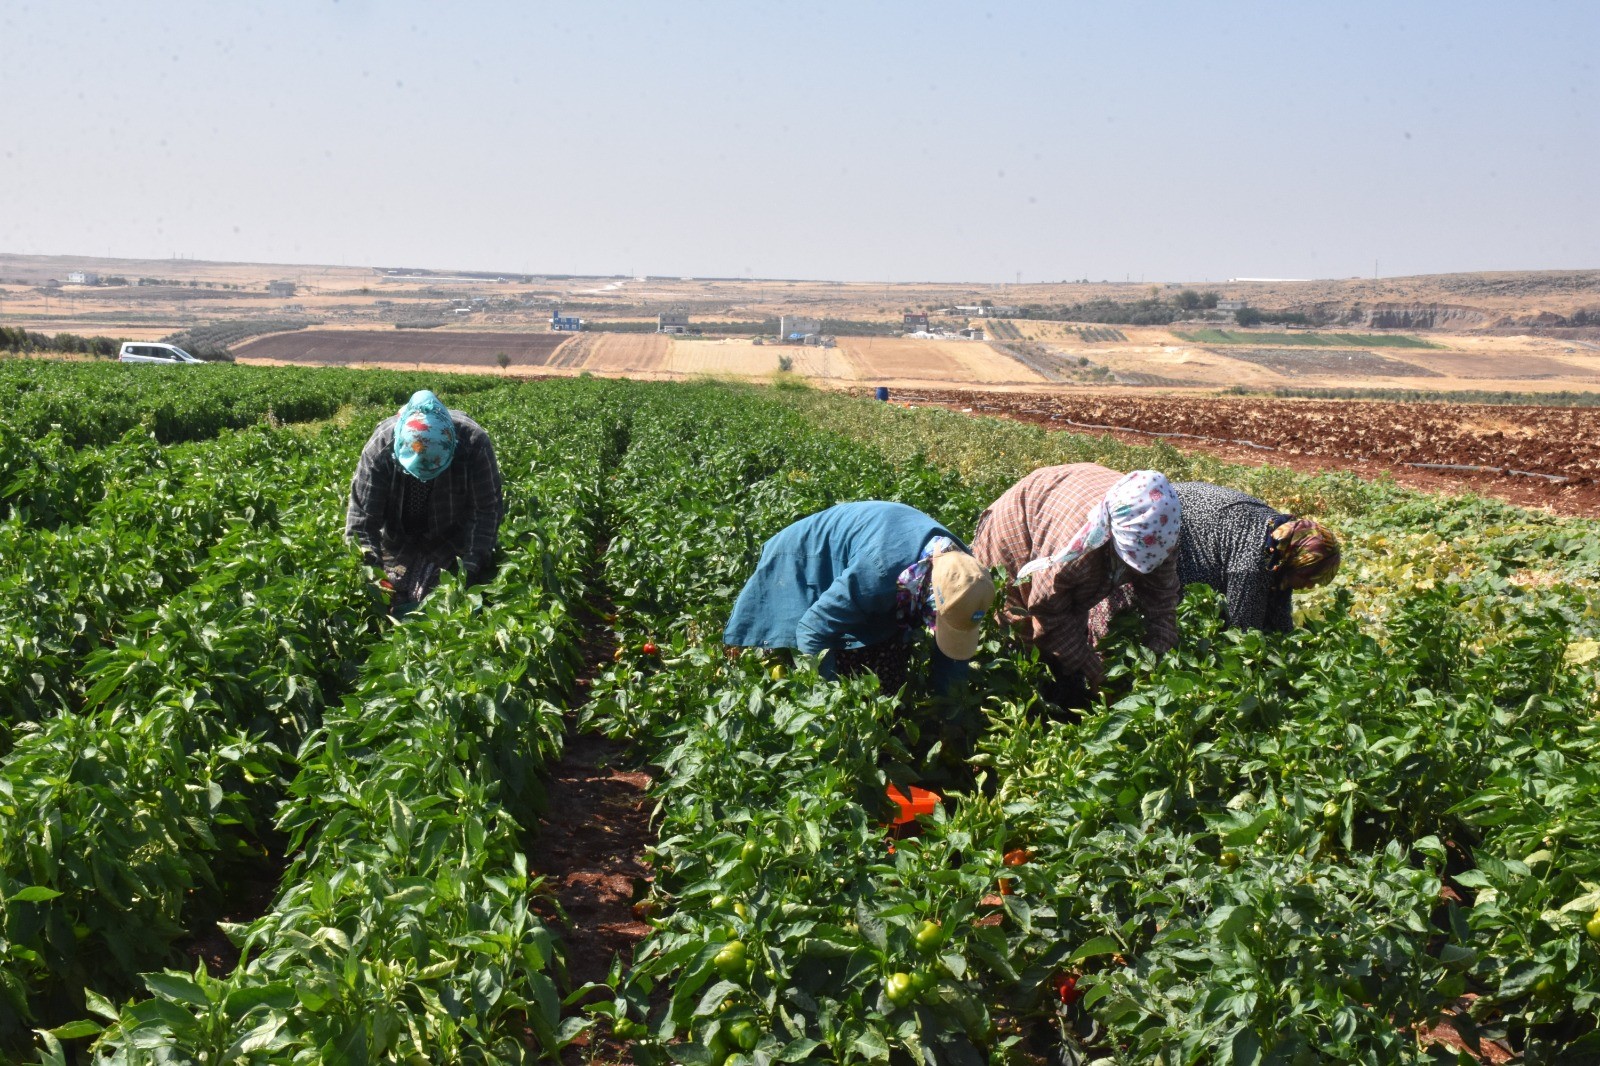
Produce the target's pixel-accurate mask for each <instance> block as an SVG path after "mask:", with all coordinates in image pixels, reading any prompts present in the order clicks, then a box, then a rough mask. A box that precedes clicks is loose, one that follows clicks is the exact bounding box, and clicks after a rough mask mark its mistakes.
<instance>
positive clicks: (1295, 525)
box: [1270, 518, 1339, 588]
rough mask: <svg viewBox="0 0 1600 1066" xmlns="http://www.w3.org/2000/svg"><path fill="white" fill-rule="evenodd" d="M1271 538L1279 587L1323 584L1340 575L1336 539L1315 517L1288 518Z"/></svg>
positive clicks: (1273, 563) (1304, 586) (1273, 564)
mask: <svg viewBox="0 0 1600 1066" xmlns="http://www.w3.org/2000/svg"><path fill="white" fill-rule="evenodd" d="M1270 537H1271V541H1270V544H1271V552H1272V572H1273V573H1274V574H1275V575H1277V578H1278V587H1279V588H1288V587H1289V586H1290V583H1291V582H1292V583H1293V585H1294V587H1295V588H1310V587H1311V586H1313V585H1325V584H1327V583H1328V582H1329V581H1332V580H1333V575H1334V574H1337V573H1338V572H1339V538H1338V537H1336V536H1334V535H1333V530H1331V529H1329V528H1328V527H1327V526H1325V525H1323V524H1322V523H1321V522H1318V521H1317V520H1316V519H1315V518H1291V519H1289V520H1288V521H1287V522H1284V523H1282V524H1280V525H1279V526H1278V527H1277V528H1276V529H1274V530H1273V531H1272V533H1271V534H1270Z"/></svg>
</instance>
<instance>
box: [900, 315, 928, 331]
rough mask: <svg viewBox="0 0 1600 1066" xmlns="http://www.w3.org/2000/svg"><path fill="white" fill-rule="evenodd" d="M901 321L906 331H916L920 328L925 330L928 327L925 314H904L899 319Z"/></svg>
mask: <svg viewBox="0 0 1600 1066" xmlns="http://www.w3.org/2000/svg"><path fill="white" fill-rule="evenodd" d="M901 323H902V325H903V327H904V328H905V331H906V332H907V333H916V332H918V331H920V330H925V329H927V328H928V316H927V315H925V314H924V315H905V316H903V318H902V319H901Z"/></svg>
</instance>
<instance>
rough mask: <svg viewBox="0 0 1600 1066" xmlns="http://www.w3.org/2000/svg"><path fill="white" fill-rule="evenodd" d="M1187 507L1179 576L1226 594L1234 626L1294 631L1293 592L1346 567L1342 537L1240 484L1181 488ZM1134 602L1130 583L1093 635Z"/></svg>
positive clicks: (1107, 605) (1097, 620)
mask: <svg viewBox="0 0 1600 1066" xmlns="http://www.w3.org/2000/svg"><path fill="white" fill-rule="evenodd" d="M1173 488H1174V489H1175V490H1177V493H1178V500H1179V502H1180V503H1182V504H1183V529H1182V530H1181V532H1180V535H1179V537H1178V580H1179V581H1180V582H1182V583H1183V585H1184V587H1186V588H1187V587H1188V586H1190V585H1196V584H1199V585H1210V586H1211V587H1212V588H1214V589H1216V590H1217V592H1219V593H1221V595H1222V599H1223V613H1224V616H1225V617H1226V619H1227V623H1228V625H1229V626H1231V627H1233V628H1235V629H1256V630H1261V631H1262V632H1266V633H1287V632H1288V631H1289V630H1291V629H1293V628H1294V604H1293V596H1294V593H1295V592H1297V591H1300V590H1303V589H1308V588H1312V587H1314V586H1316V585H1323V584H1326V583H1327V582H1329V581H1332V580H1333V578H1334V575H1335V574H1337V573H1338V572H1339V559H1340V556H1339V539H1338V538H1337V537H1335V536H1334V534H1333V532H1332V531H1331V530H1330V529H1328V528H1327V527H1326V526H1324V525H1323V524H1322V523H1320V522H1318V521H1317V520H1316V519H1314V518H1298V517H1296V516H1294V515H1287V514H1284V513H1282V512H1281V511H1279V510H1277V509H1276V508H1275V507H1272V506H1271V505H1269V504H1267V503H1264V502H1262V501H1261V500H1258V499H1256V498H1255V497H1254V496H1247V495H1245V494H1244V493H1242V492H1240V491H1238V490H1237V489H1230V488H1224V487H1223V486H1221V485H1212V484H1209V483H1207V482H1204V481H1180V482H1179V483H1178V484H1176V485H1174V486H1173ZM1132 602H1133V596H1132V590H1131V589H1130V588H1128V587H1127V586H1124V587H1122V588H1121V589H1118V590H1117V592H1116V594H1114V595H1112V596H1111V597H1110V598H1108V599H1107V600H1106V601H1105V602H1104V603H1102V604H1101V605H1100V606H1099V607H1097V608H1095V610H1094V612H1093V613H1092V614H1091V615H1090V618H1089V631H1090V635H1091V636H1092V637H1094V638H1095V639H1097V640H1098V639H1099V637H1100V636H1102V635H1104V633H1105V631H1106V628H1107V627H1108V626H1109V625H1110V622H1111V618H1112V616H1113V615H1115V614H1116V613H1118V612H1119V611H1121V610H1123V609H1125V608H1127V607H1128V606H1130V605H1131V604H1132Z"/></svg>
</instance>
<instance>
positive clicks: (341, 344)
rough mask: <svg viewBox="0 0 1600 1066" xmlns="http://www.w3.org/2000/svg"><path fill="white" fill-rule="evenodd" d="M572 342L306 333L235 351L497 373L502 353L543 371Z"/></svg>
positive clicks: (552, 337)
mask: <svg viewBox="0 0 1600 1066" xmlns="http://www.w3.org/2000/svg"><path fill="white" fill-rule="evenodd" d="M571 339H572V335H571V334H566V333H478V332H445V331H443V330H417V329H397V330H390V331H388V332H383V331H380V330H330V329H305V330H299V331H297V332H294V333H279V334H274V335H273V336H269V337H262V338H260V339H258V340H251V341H247V342H245V343H244V344H241V345H240V346H239V347H238V348H237V349H236V353H235V354H236V355H237V357H238V358H239V359H240V360H241V361H243V362H246V363H248V362H250V361H252V360H255V361H272V362H280V363H300V364H311V365H322V366H330V365H331V366H353V365H357V364H360V365H375V366H385V365H387V366H409V365H416V364H427V365H454V366H460V367H464V368H479V369H494V370H498V369H499V361H498V359H497V356H498V355H499V354H500V353H501V352H504V353H505V354H506V355H508V356H509V357H510V358H511V363H510V365H511V366H514V367H542V366H544V365H546V364H547V363H548V362H549V361H550V357H551V355H552V353H554V352H555V350H556V349H557V348H559V347H561V345H562V344H564V343H565V342H567V341H569V340H571Z"/></svg>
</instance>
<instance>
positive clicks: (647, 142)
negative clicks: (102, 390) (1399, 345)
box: [0, 0, 1600, 283]
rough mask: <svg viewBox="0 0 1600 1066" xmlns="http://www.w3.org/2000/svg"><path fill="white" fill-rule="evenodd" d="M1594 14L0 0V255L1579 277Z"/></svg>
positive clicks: (1596, 150) (1595, 156) (1562, 1)
mask: <svg viewBox="0 0 1600 1066" xmlns="http://www.w3.org/2000/svg"><path fill="white" fill-rule="evenodd" d="M1597 40H1600V4H1597V3H1594V2H1591V0H1557V2H1551V0H1529V2H1525V3H1518V4H1511V3H1509V2H1503V3H1481V2H1475V0H1451V2H1428V0H1418V2H1395V0H1382V2H1371V3H1369V2H1364V0H1357V2H1343V3H1315V4H1312V3H1283V2H1282V0H1274V2H1228V0H1221V2H1215V3H1211V4H1204V5H1202V4H1192V3H1179V2H1171V3H1142V2H1137V0H1118V2H1098V3H1087V2H1067V0H1056V2H1041V3H1024V2H1014V3H1000V2H994V3H990V4H988V5H987V6H985V5H984V4H982V3H976V4H975V3H971V2H967V3H941V2H917V3H911V2H905V3H901V2H894V0H869V2H860V0H856V2H841V3H829V2H818V3H807V4H788V3H767V2H762V0H745V2H743V3H718V2H690V3H673V4H667V3H611V2H596V0H585V2H583V3H578V4H573V3H566V4H559V5H546V4H540V3H532V2H517V3H488V2H471V0H464V2H457V3H451V4H442V3H423V2H408V0H393V2H379V0H338V2H334V0H271V2H266V0H260V2H255V3H244V2H239V0H233V2H228V3H217V2H212V0H207V2H202V3H180V2H159V0H148V2H142V3H128V2H126V0H121V2H117V3H100V2H97V0H76V2H71V3H60V2H55V0H0V42H3V47H0V55H3V57H4V58H3V60H0V252H13V253H23V254H58V255H65V254H78V255H111V256H119V257H136V258H145V257H148V258H161V257H168V256H182V257H187V258H194V259H210V260H230V261H248V262H273V263H328V264H348V265H369V266H422V267H432V268H439V269H473V270H494V271H504V272H516V273H581V274H629V275H645V274H654V275H668V276H683V275H693V276H702V277H704V276H721V277H745V276H749V277H758V278H759V277H766V278H821V279H835V280H873V281H919V280H921V281H974V282H990V283H993V282H1011V281H1016V280H1021V281H1024V282H1039V281H1062V280H1069V279H1078V278H1088V279H1090V280H1094V281H1099V280H1112V281H1121V280H1132V281H1180V280H1181V281H1207V280H1211V281H1221V280H1226V279H1228V278H1234V277H1274V278H1339V277H1352V276H1361V277H1371V276H1373V275H1374V273H1377V274H1380V275H1382V276H1397V275H1407V274H1420V273H1443V272H1454V271H1476V270H1539V269H1572V268H1595V267H1600V58H1597V57H1600V49H1597V47H1596V44H1595V42H1596V41H1597Z"/></svg>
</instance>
